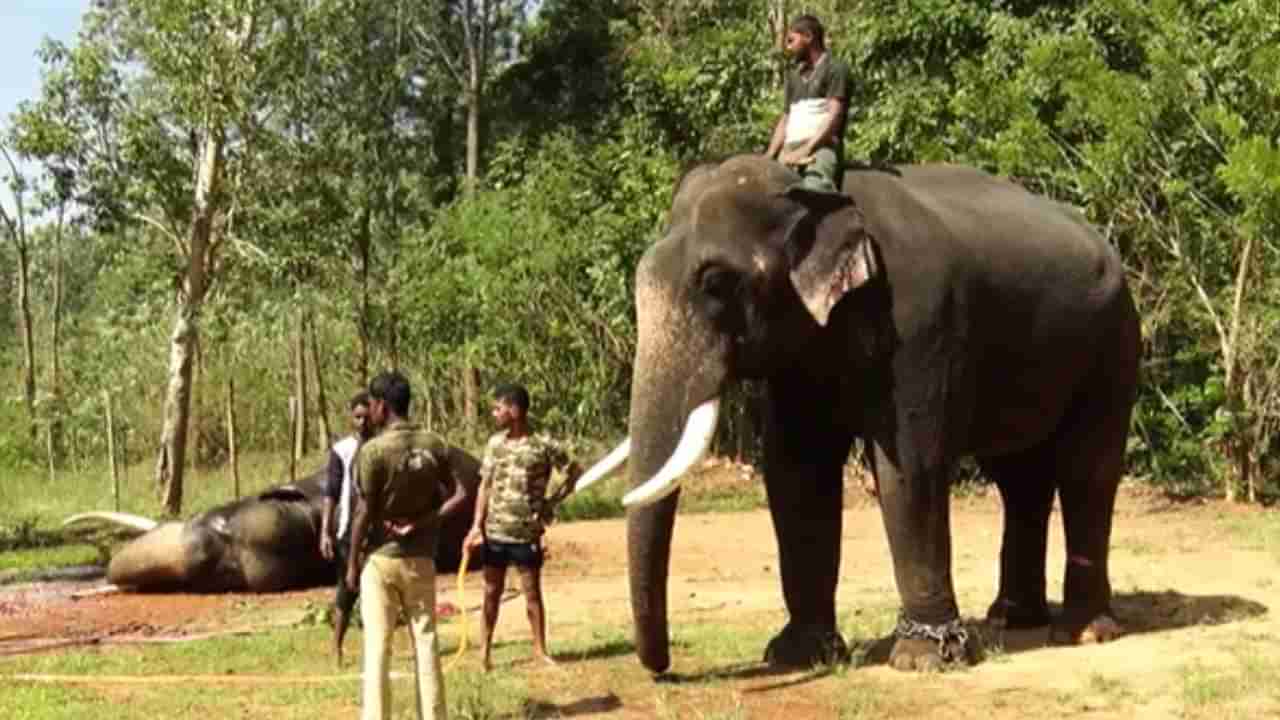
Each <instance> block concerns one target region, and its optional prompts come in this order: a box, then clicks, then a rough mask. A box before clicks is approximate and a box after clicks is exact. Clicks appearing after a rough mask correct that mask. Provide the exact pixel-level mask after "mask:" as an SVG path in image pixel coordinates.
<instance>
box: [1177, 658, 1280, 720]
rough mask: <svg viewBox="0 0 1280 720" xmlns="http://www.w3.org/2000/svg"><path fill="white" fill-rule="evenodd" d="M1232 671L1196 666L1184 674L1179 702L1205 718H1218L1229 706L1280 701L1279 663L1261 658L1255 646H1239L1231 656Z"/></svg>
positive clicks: (1228, 668) (1227, 668) (1191, 666)
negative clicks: (1278, 684)
mask: <svg viewBox="0 0 1280 720" xmlns="http://www.w3.org/2000/svg"><path fill="white" fill-rule="evenodd" d="M1233 654H1234V655H1235V659H1236V666H1235V667H1226V668H1221V667H1208V666H1206V665H1204V664H1202V663H1199V662H1196V663H1194V664H1192V665H1190V666H1189V667H1187V668H1186V669H1185V670H1184V673H1183V675H1182V688H1181V699H1182V702H1183V704H1184V705H1185V707H1186V708H1187V709H1188V710H1190V711H1193V712H1196V713H1197V714H1199V713H1204V715H1205V716H1206V717H1207V716H1210V715H1212V716H1216V717H1220V716H1221V712H1222V711H1224V710H1229V709H1230V708H1231V706H1237V705H1240V704H1244V703H1248V702H1251V701H1257V700H1266V699H1270V700H1273V701H1280V686H1277V685H1276V682H1275V678H1276V677H1277V676H1280V660H1277V659H1276V658H1274V657H1272V656H1271V655H1270V654H1269V653H1268V654H1263V653H1262V652H1260V649H1259V648H1258V647H1257V646H1256V645H1249V646H1242V647H1239V648H1237V649H1236V650H1235V652H1234V653H1233Z"/></svg>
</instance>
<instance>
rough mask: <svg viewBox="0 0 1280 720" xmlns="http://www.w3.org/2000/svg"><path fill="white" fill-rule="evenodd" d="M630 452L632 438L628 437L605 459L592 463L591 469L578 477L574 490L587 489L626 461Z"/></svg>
mask: <svg viewBox="0 0 1280 720" xmlns="http://www.w3.org/2000/svg"><path fill="white" fill-rule="evenodd" d="M630 454H631V438H630V437H628V438H627V439H626V440H623V441H622V442H621V443H619V444H618V447H616V448H614V449H613V451H612V452H610V453H609V454H608V455H605V456H604V459H603V460H601V461H600V462H598V463H596V464H595V465H592V466H591V469H590V470H588V471H586V472H584V473H582V477H580V478H578V483H577V484H576V485H574V488H573V491H574V492H578V491H579V490H585V489H586V488H587V487H588V486H590V485H592V484H593V483H595V482H596V481H597V480H600V479H601V478H603V477H605V476H606V475H608V474H609V473H611V472H613V471H614V470H617V469H618V467H619V466H621V465H622V463H624V462H626V460H627V456H628V455H630Z"/></svg>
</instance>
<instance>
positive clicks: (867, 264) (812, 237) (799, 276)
mask: <svg viewBox="0 0 1280 720" xmlns="http://www.w3.org/2000/svg"><path fill="white" fill-rule="evenodd" d="M783 196H784V197H786V198H788V199H790V200H792V201H795V202H796V203H798V204H799V205H800V206H801V209H800V210H798V211H797V212H796V213H795V215H794V216H793V217H792V219H791V220H790V222H789V224H788V226H787V230H786V240H785V243H786V248H787V257H788V259H789V260H790V264H791V283H792V285H794V286H795V289H796V292H797V293H798V294H799V295H800V299H801V300H802V301H803V302H804V306H805V307H806V308H808V310H809V314H811V315H813V319H814V320H816V321H817V323H818V325H820V326H822V327H826V325H827V321H828V320H829V319H830V317H831V311H832V309H833V308H835V306H836V304H837V303H839V302H840V300H841V299H843V298H844V296H845V295H846V294H848V293H849V292H850V291H852V290H854V289H856V288H859V287H861V286H863V285H865V284H867V283H868V282H870V281H871V279H872V278H874V277H875V276H876V275H878V274H879V272H880V265H879V263H878V262H877V260H876V254H875V248H874V247H873V245H872V242H871V238H870V236H868V235H867V233H866V230H865V227H864V221H863V217H862V213H861V212H860V211H859V210H858V208H857V207H856V206H854V204H853V200H852V198H850V197H849V196H847V195H844V194H842V193H831V192H822V191H817V190H810V189H808V188H803V187H791V188H789V189H787V190H786V191H785V192H784V193H783Z"/></svg>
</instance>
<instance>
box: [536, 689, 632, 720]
mask: <svg viewBox="0 0 1280 720" xmlns="http://www.w3.org/2000/svg"><path fill="white" fill-rule="evenodd" d="M621 707H622V700H621V699H620V698H619V697H618V696H617V695H614V694H613V693H609V694H608V695H600V696H598V697H589V698H582V699H581V700H574V701H573V702H571V703H565V704H563V705H557V704H556V703H551V702H543V701H541V700H529V701H528V702H527V703H525V706H524V714H523V715H521V717H526V718H530V719H531V720H542V718H566V717H576V716H579V715H594V714H596V713H605V712H611V711H613V710H617V709H618V708H621Z"/></svg>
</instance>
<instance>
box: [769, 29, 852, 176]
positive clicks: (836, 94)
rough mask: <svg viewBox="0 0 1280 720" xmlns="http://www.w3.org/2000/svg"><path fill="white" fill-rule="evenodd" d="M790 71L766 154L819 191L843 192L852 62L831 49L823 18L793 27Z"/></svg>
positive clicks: (790, 30)
mask: <svg viewBox="0 0 1280 720" xmlns="http://www.w3.org/2000/svg"><path fill="white" fill-rule="evenodd" d="M787 54H788V55H790V56H791V58H792V59H793V60H795V62H796V66H795V67H794V68H793V69H792V70H790V71H789V72H788V73H787V78H786V100H785V105H784V107H783V111H782V117H781V118H779V119H778V124H777V125H776V126H775V127H774V129H773V139H772V140H771V141H770V142H769V148H768V149H767V150H766V151H765V154H766V155H768V156H769V157H771V158H776V159H778V161H779V162H781V163H782V164H784V165H786V166H788V167H790V168H792V169H794V170H796V171H797V172H799V173H800V174H801V176H802V177H803V178H804V184H805V185H806V186H808V187H811V188H813V189H815V190H825V191H828V192H839V191H840V184H841V175H842V174H843V172H844V127H845V121H846V115H847V111H848V106H849V66H848V65H847V64H845V63H844V62H843V61H842V60H839V59H837V58H836V57H835V56H833V55H832V54H831V51H830V50H828V49H827V46H826V40H825V32H824V31H823V28H822V23H821V22H819V21H818V19H817V18H816V17H814V16H812V15H801V16H800V17H798V18H796V19H795V20H793V21H792V23H791V27H790V29H789V30H787Z"/></svg>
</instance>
